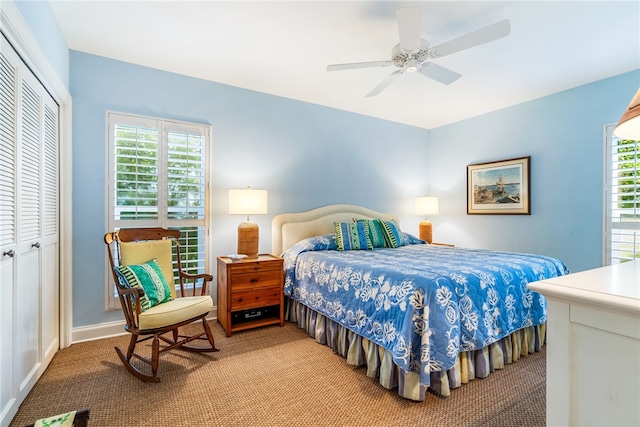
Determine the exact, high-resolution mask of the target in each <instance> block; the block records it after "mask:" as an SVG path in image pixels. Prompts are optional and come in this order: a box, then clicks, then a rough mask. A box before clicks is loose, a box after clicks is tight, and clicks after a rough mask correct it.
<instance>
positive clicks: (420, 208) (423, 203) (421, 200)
mask: <svg viewBox="0 0 640 427" xmlns="http://www.w3.org/2000/svg"><path fill="white" fill-rule="evenodd" d="M415 207H416V215H438V211H439V209H438V198H437V197H430V196H424V197H417V198H416V199H415Z"/></svg>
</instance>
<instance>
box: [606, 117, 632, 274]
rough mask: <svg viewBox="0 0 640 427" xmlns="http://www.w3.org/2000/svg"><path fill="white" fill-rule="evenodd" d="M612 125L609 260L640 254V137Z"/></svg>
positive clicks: (608, 207) (609, 173)
mask: <svg viewBox="0 0 640 427" xmlns="http://www.w3.org/2000/svg"><path fill="white" fill-rule="evenodd" d="M612 130H613V126H611V127H610V129H608V133H609V137H608V138H607V140H608V142H609V143H608V144H607V146H608V147H607V151H608V162H607V163H608V168H607V181H608V185H607V187H608V192H607V193H608V197H607V206H606V210H607V215H606V216H607V228H608V233H607V238H608V239H607V245H606V246H607V250H606V262H605V263H606V264H618V263H621V262H625V261H629V260H633V259H636V258H640V141H633V140H625V139H619V138H616V137H615V136H613V134H612Z"/></svg>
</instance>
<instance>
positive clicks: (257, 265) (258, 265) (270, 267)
mask: <svg viewBox="0 0 640 427" xmlns="http://www.w3.org/2000/svg"><path fill="white" fill-rule="evenodd" d="M232 269H233V274H242V273H251V272H264V271H278V272H279V271H280V270H282V262H273V261H257V262H253V263H250V262H243V263H237V264H235V263H234V264H232Z"/></svg>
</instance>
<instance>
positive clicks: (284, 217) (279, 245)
mask: <svg viewBox="0 0 640 427" xmlns="http://www.w3.org/2000/svg"><path fill="white" fill-rule="evenodd" d="M353 218H381V219H384V220H387V221H388V220H390V219H396V220H397V219H398V217H397V216H395V215H393V214H389V213H382V212H376V211H373V210H371V209H367V208H364V207H362V206H356V205H328V206H323V207H321V208H317V209H312V210H310V211H306V212H297V213H288V214H280V215H276V216H275V217H273V221H271V253H272V254H273V255H277V256H279V255H280V254H282V252H283V251H284V250H285V249H288V248H290V247H291V246H293V245H295V244H296V243H298V242H299V241H300V240H302V239H305V238H307V237H312V236H320V235H322V234H329V233H333V232H334V231H335V229H334V227H333V223H334V221H336V222H351V221H353Z"/></svg>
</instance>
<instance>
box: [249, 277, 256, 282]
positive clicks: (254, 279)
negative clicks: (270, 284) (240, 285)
mask: <svg viewBox="0 0 640 427" xmlns="http://www.w3.org/2000/svg"><path fill="white" fill-rule="evenodd" d="M257 281H258V279H256V278H255V277H254V278H253V279H251V280H250V282H251V283H256V282H257Z"/></svg>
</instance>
